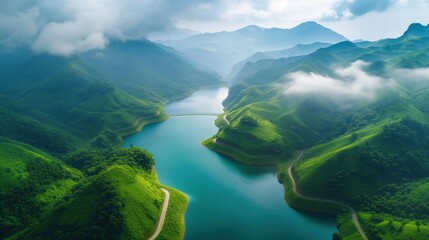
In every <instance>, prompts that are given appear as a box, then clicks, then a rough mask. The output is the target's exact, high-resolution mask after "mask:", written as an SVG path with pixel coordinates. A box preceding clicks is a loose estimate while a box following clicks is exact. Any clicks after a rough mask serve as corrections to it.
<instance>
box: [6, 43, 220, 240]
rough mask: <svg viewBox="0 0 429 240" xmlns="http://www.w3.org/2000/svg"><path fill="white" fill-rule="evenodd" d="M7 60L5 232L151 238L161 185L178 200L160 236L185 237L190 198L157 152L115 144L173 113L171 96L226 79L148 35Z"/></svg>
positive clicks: (43, 236)
mask: <svg viewBox="0 0 429 240" xmlns="http://www.w3.org/2000/svg"><path fill="white" fill-rule="evenodd" d="M94 56H98V57H94ZM0 60H1V62H2V63H4V64H7V66H8V67H7V68H5V67H2V69H3V70H4V71H2V72H1V73H0V75H1V79H0V86H1V87H0V116H1V118H0V205H1V206H2V207H1V209H0V236H1V237H0V238H2V239H3V238H9V239H142V238H147V237H148V236H149V235H150V234H151V233H153V231H154V227H155V224H156V222H157V220H158V218H159V215H160V211H161V209H160V207H161V206H162V203H163V200H164V193H163V192H162V191H161V190H160V187H164V188H167V189H169V191H170V194H171V199H170V204H169V210H168V211H167V219H166V221H165V226H164V227H163V230H162V232H161V235H160V236H159V238H160V239H181V238H183V236H184V212H185V210H186V206H187V198H186V196H185V195H184V194H183V193H181V192H179V191H177V190H174V189H171V188H168V187H165V186H161V185H160V184H159V183H158V180H157V178H156V173H155V171H154V170H153V164H154V160H153V158H152V156H151V155H150V153H148V152H146V151H144V150H141V149H137V148H130V149H119V148H117V147H118V146H120V144H121V143H122V137H123V136H126V135H129V134H132V133H135V132H137V131H140V130H141V129H142V128H143V127H144V126H145V125H147V124H150V123H153V122H159V121H162V120H165V119H167V117H168V115H167V114H166V113H165V111H164V109H163V105H164V104H166V103H167V102H169V101H172V100H176V99H180V98H183V97H186V96H188V95H190V94H191V93H192V91H194V90H196V89H198V88H201V87H207V86H218V85H220V83H219V79H218V77H217V76H216V75H214V74H211V73H206V72H203V71H201V70H198V69H196V68H194V67H193V66H191V65H190V64H189V63H188V62H187V61H186V60H184V59H182V58H181V57H180V56H179V55H178V54H177V53H176V52H174V50H172V49H169V48H165V47H162V46H159V45H157V44H154V43H151V42H149V41H146V40H144V41H127V42H111V43H110V44H109V46H108V47H107V48H106V49H104V50H100V51H99V50H97V51H93V52H88V53H83V54H78V55H74V56H71V57H69V58H63V57H56V56H52V55H48V54H38V55H34V54H32V53H31V51H30V50H28V51H27V50H25V51H24V50H19V51H17V52H16V53H15V52H10V53H0ZM165 69H169V71H165Z"/></svg>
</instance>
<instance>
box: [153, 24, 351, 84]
mask: <svg viewBox="0 0 429 240" xmlns="http://www.w3.org/2000/svg"><path fill="white" fill-rule="evenodd" d="M345 40H347V39H346V38H345V37H344V36H342V35H340V34H338V33H336V32H334V31H332V30H330V29H328V28H325V27H323V26H322V25H320V24H317V23H315V22H305V23H302V24H300V25H298V26H296V27H294V28H291V29H280V28H270V29H266V28H261V27H258V26H247V27H245V28H242V29H238V30H236V31H232V32H216V33H203V34H198V35H195V36H192V37H189V38H186V39H183V40H178V41H166V42H162V43H163V44H165V45H168V46H172V47H174V48H175V49H177V50H178V51H180V52H182V53H183V54H184V55H185V56H186V57H187V58H188V59H190V60H191V61H192V62H193V63H195V64H196V65H197V66H200V67H202V68H203V69H207V70H210V71H214V72H217V73H218V74H220V75H221V76H227V75H228V73H229V72H230V70H231V68H232V67H233V66H234V65H235V64H237V63H238V62H240V61H242V60H244V59H245V58H248V57H250V56H251V55H253V54H255V53H256V52H267V51H278V50H282V49H287V48H291V47H294V46H296V45H297V44H311V43H315V42H326V43H337V42H341V41H345Z"/></svg>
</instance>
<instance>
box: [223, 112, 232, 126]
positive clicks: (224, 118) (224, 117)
mask: <svg viewBox="0 0 429 240" xmlns="http://www.w3.org/2000/svg"><path fill="white" fill-rule="evenodd" d="M226 116H227V115H226V114H225V115H223V120H225V122H226V123H228V125H231V123H230V122H229V121H228V119H226Z"/></svg>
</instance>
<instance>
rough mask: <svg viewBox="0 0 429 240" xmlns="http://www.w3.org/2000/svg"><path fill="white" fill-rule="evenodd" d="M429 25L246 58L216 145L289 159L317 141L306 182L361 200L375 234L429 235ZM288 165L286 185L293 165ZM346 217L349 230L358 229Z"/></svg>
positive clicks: (357, 203) (302, 184) (282, 173)
mask: <svg viewBox="0 0 429 240" xmlns="http://www.w3.org/2000/svg"><path fill="white" fill-rule="evenodd" d="M427 29H428V28H427V26H423V25H421V24H413V25H411V26H410V27H409V28H408V30H407V31H406V32H405V33H404V34H403V36H401V37H399V38H396V39H386V40H380V41H377V42H360V43H356V44H354V43H351V42H342V43H338V44H335V45H332V46H330V47H327V48H322V49H319V50H317V51H315V52H314V53H311V54H309V55H306V56H299V57H292V58H283V59H268V60H261V61H256V62H254V63H248V64H246V65H245V66H244V67H243V69H242V70H241V72H240V73H238V74H237V75H236V78H235V80H234V81H233V82H234V85H233V86H232V87H231V89H230V91H229V96H228V98H227V99H226V100H225V101H224V105H225V107H226V108H225V109H226V112H225V116H222V117H219V118H218V120H217V121H216V123H217V125H218V127H219V132H218V133H217V134H216V136H215V138H216V143H217V144H214V143H213V142H212V141H210V144H208V142H206V143H207V145H208V146H210V147H211V148H213V149H215V150H218V151H220V152H222V153H224V154H227V155H230V156H232V157H234V158H236V159H238V160H240V161H243V162H246V163H248V164H267V163H270V164H272V163H273V162H264V160H263V159H266V158H263V157H261V156H264V155H265V156H267V155H269V156H272V157H271V159H273V160H276V161H277V162H274V163H277V164H280V166H282V165H283V164H284V163H282V159H288V158H292V157H293V156H294V154H295V153H296V152H297V151H301V150H303V149H308V150H307V152H306V154H305V156H304V159H303V160H302V161H300V162H298V164H297V165H296V167H295V168H294V169H293V171H294V173H295V175H296V176H297V178H298V187H299V188H300V189H301V192H303V193H305V194H306V195H308V196H313V197H319V198H324V199H334V200H339V201H343V202H347V203H349V204H351V205H352V206H353V207H355V208H356V209H357V210H358V211H359V214H358V215H359V218H360V219H361V221H362V222H363V226H364V229H365V231H366V232H367V234H368V235H369V236H370V237H371V239H425V238H427V237H429V230H428V229H429V223H428V222H427V214H426V213H427V212H428V208H427V207H428V205H427V203H426V202H427V201H426V200H425V199H426V198H425V197H423V196H424V195H429V192H428V191H427V188H426V185H427V181H428V179H427V176H428V174H429V168H428V166H429V160H428V159H429V153H428V152H427V150H426V148H425V147H424V146H425V145H426V142H427V141H428V139H427V132H428V131H429V126H428V122H429V121H428V120H429V109H428V108H427V106H428V104H429V102H428V101H429V77H428V76H427V72H428V69H429V57H428V56H429V47H428V46H429V33H428V32H427ZM224 118H226V119H227V120H228V121H229V123H228V122H226V121H225V120H224ZM243 152H245V153H247V154H250V155H253V156H254V157H248V156H247V157H246V155H243V154H242V153H243ZM258 156H259V157H258ZM279 169H280V170H279V180H280V181H281V182H283V183H284V184H285V186H286V185H287V181H286V180H285V179H286V176H288V174H287V167H280V168H279ZM404 189H406V190H404ZM400 196H402V197H400ZM291 204H292V205H294V204H297V203H296V202H295V203H294V202H292V203H291ZM298 205H299V204H298ZM307 207H308V206H307ZM304 208H306V207H305V206H304ZM342 219H343V218H342ZM339 224H340V233H341V234H342V235H343V237H344V238H345V239H354V237H356V236H358V235H354V234H358V233H356V232H354V231H353V230H350V229H348V230H347V228H346V227H345V225H343V224H346V225H347V224H349V223H346V222H344V221H340V222H339ZM353 236H354V237H353ZM347 237H348V238H347Z"/></svg>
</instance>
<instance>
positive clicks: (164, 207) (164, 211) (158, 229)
mask: <svg viewBox="0 0 429 240" xmlns="http://www.w3.org/2000/svg"><path fill="white" fill-rule="evenodd" d="M161 190H162V191H164V193H165V199H164V204H163V205H162V212H161V216H160V217H159V222H158V225H157V226H156V230H155V232H154V233H153V234H152V236H151V237H150V238H149V240H155V239H156V238H157V237H158V235H159V234H160V233H161V230H162V226H163V225H164V220H165V216H166V215H167V208H168V202H169V201H170V192H169V191H168V190H166V189H164V188H161Z"/></svg>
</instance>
